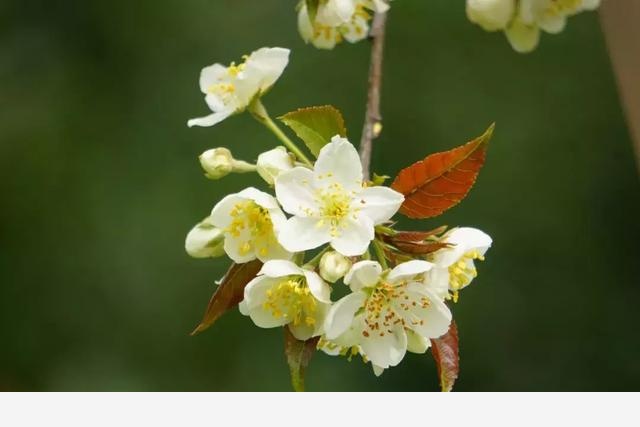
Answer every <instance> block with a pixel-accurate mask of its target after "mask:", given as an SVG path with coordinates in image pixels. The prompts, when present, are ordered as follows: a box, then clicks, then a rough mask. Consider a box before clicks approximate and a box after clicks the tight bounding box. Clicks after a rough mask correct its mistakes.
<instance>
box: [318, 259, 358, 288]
mask: <svg viewBox="0 0 640 427" xmlns="http://www.w3.org/2000/svg"><path fill="white" fill-rule="evenodd" d="M351 266H352V264H351V260H349V258H347V257H346V256H344V255H341V254H339V253H338V252H336V251H329V252H326V253H325V254H324V255H322V258H320V265H319V270H320V276H321V277H322V278H323V279H324V280H326V281H327V282H330V283H335V282H337V281H338V280H339V279H342V278H343V277H344V275H345V274H347V272H348V271H349V270H350V269H351Z"/></svg>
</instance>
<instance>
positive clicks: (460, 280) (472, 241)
mask: <svg viewBox="0 0 640 427" xmlns="http://www.w3.org/2000/svg"><path fill="white" fill-rule="evenodd" d="M442 242H445V243H448V244H449V245H451V246H450V247H447V248H444V249H440V250H438V251H437V252H435V253H433V254H432V255H431V257H430V261H431V262H433V263H434V264H435V267H434V268H433V269H432V270H431V272H430V276H431V280H432V281H433V283H434V285H435V287H436V292H437V293H438V294H439V295H440V296H443V297H444V296H446V297H448V296H449V292H451V294H452V297H453V300H454V302H455V301H457V300H458V292H459V291H460V290H461V289H463V288H465V287H467V286H469V284H470V283H471V281H472V280H473V279H474V278H475V277H476V276H477V275H478V273H477V271H476V267H475V265H474V260H480V261H484V254H485V253H486V252H487V250H489V248H490V247H491V243H492V240H491V237H489V235H488V234H486V233H484V232H482V231H480V230H477V229H475V228H468V227H461V228H454V229H453V230H451V231H449V232H448V233H447V234H445V235H444V236H443V238H442Z"/></svg>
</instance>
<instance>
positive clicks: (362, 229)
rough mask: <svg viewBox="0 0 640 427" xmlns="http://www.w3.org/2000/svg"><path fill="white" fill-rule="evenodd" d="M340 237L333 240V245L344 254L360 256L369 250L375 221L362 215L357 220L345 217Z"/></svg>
mask: <svg viewBox="0 0 640 427" xmlns="http://www.w3.org/2000/svg"><path fill="white" fill-rule="evenodd" d="M340 227H341V228H340V230H339V235H338V237H334V238H333V240H331V247H333V249H335V250H336V251H338V252H340V253H341V254H342V255H344V256H358V255H362V254H363V253H365V252H366V251H367V248H368V247H369V243H371V241H372V240H373V238H374V226H373V222H372V221H371V220H370V219H369V218H368V217H366V216H364V215H360V217H359V218H358V219H357V220H354V219H351V218H349V219H345V220H343V221H342V224H341V225H340Z"/></svg>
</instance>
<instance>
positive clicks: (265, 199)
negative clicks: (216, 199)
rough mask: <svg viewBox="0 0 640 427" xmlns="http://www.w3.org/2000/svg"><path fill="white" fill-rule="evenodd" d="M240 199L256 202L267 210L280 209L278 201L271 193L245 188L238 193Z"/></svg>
mask: <svg viewBox="0 0 640 427" xmlns="http://www.w3.org/2000/svg"><path fill="white" fill-rule="evenodd" d="M238 197H242V198H245V199H249V200H253V201H254V202H256V204H258V205H259V206H262V207H263V208H265V209H278V210H279V209H280V206H279V205H278V201H277V200H276V198H275V197H273V196H272V195H271V194H269V193H265V192H264V191H260V190H258V189H256V188H253V187H249V188H245V189H244V190H242V191H241V192H239V193H238Z"/></svg>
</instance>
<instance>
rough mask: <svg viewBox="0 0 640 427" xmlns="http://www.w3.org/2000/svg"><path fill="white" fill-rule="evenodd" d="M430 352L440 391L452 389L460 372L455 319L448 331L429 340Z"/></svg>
mask: <svg viewBox="0 0 640 427" xmlns="http://www.w3.org/2000/svg"><path fill="white" fill-rule="evenodd" d="M431 352H432V353H433V358H434V359H435V361H436V366H437V367H438V377H440V389H441V390H442V391H451V390H453V385H454V384H455V382H456V380H457V379H458V373H459V372H460V356H459V352H458V327H457V326H456V322H455V321H451V326H449V331H448V332H447V333H446V334H444V335H443V336H441V337H440V338H437V339H435V340H431Z"/></svg>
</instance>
